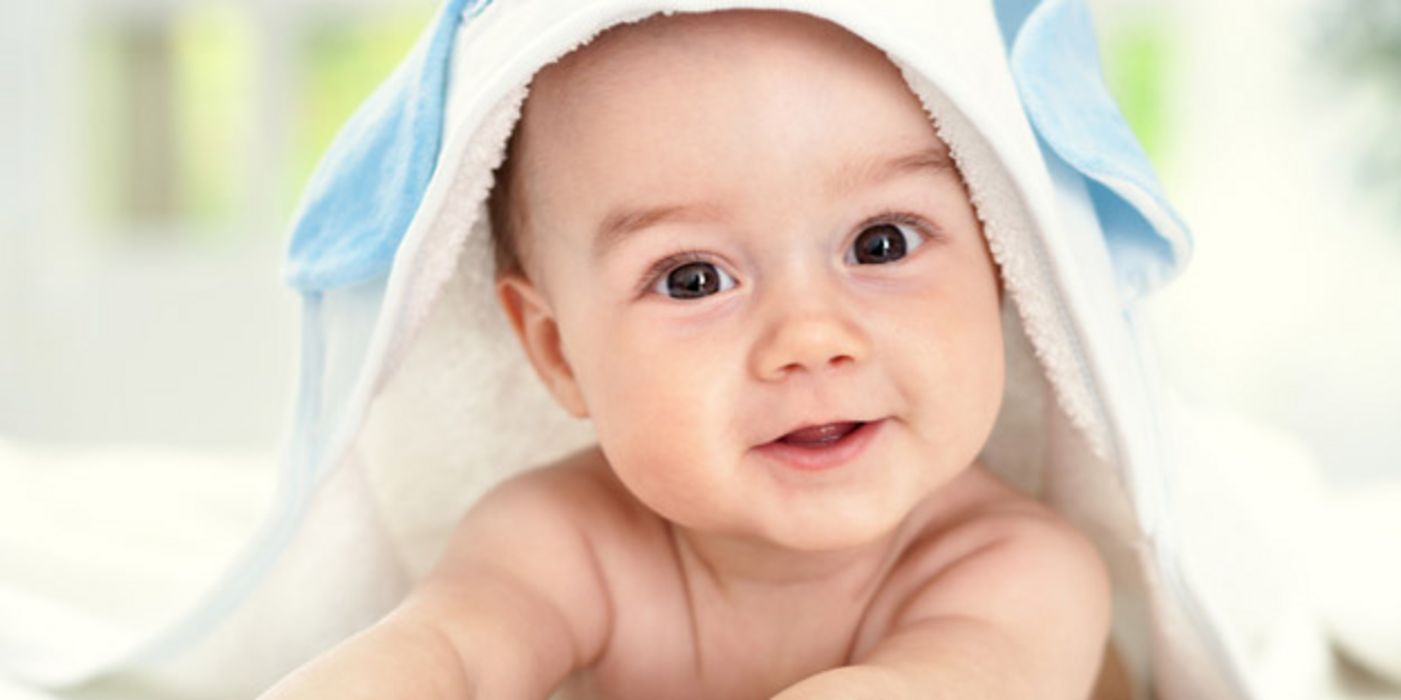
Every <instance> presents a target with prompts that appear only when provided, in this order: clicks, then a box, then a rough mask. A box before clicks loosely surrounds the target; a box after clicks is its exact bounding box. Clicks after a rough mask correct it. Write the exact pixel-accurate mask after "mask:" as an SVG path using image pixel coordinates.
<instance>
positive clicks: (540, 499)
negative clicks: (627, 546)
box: [459, 447, 657, 549]
mask: <svg viewBox="0 0 1401 700" xmlns="http://www.w3.org/2000/svg"><path fill="white" fill-rule="evenodd" d="M479 521H490V522H491V524H492V527H490V533H483V534H486V535H487V536H490V537H493V538H495V537H501V538H506V539H521V538H522V537H523V536H525V535H526V534H527V533H525V532H522V529H523V528H524V529H529V528H531V527H532V526H538V527H547V528H550V529H553V530H557V531H563V532H569V533H571V534H572V535H573V536H572V537H570V538H569V539H571V540H573V541H574V542H575V543H576V544H577V545H578V546H580V547H585V548H590V549H592V548H594V547H597V546H607V545H608V544H610V542H611V540H612V539H615V538H617V537H620V536H625V534H626V533H638V532H640V531H646V530H648V529H649V528H655V527H656V526H657V524H656V521H657V518H656V517H655V515H653V514H652V513H651V511H649V510H647V509H646V508H645V507H642V506H641V504H640V503H638V502H637V500H636V499H635V498H633V497H632V495H631V494H630V493H629V492H628V491H627V489H626V488H625V487H623V485H622V484H621V483H620V482H619V481H618V480H617V477H616V476H614V475H613V472H612V470H611V469H609V468H608V463H607V461H606V460H605V459H604V457H603V454H602V453H601V452H600V451H599V450H598V448H597V447H593V448H590V449H586V450H583V451H580V452H576V453H573V454H571V455H568V456H566V457H564V458H562V459H560V460H558V461H556V462H554V463H551V464H547V465H544V466H541V467H536V468H534V469H530V470H528V471H525V472H522V473H520V474H517V475H515V476H514V477H512V478H510V479H507V480H506V481H503V482H502V483H500V484H498V485H496V486H495V487H494V488H492V489H491V490H490V491H488V492H487V493H486V494H485V495H483V496H482V497H481V499H479V500H478V501H477V503H476V504H475V505H474V506H473V507H472V509H471V510H470V511H468V513H467V514H466V515H465V516H464V518H463V520H462V523H461V524H460V526H459V527H460V528H468V529H479V528H478V527H477V524H478V522H479ZM507 524H514V526H509V527H500V526H502V525H507Z"/></svg>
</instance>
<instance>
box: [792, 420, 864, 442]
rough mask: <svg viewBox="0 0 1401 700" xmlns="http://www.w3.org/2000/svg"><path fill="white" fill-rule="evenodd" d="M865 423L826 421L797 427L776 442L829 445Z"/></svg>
mask: <svg viewBox="0 0 1401 700" xmlns="http://www.w3.org/2000/svg"><path fill="white" fill-rule="evenodd" d="M863 425H865V423H863V422H859V421H847V422H844V423H827V424H824V425H811V426H808V427H806V428H799V429H798V430H794V431H793V432H791V433H788V434H787V435H784V436H783V437H781V438H779V439H778V440H777V442H781V443H783V444H785V445H792V446H794V447H814V448H816V447H830V446H831V445H833V444H835V443H837V442H840V441H841V440H842V439H843V438H845V437H846V436H848V435H850V434H852V433H854V432H856V431H857V430H859V429H860V428H861V426H863Z"/></svg>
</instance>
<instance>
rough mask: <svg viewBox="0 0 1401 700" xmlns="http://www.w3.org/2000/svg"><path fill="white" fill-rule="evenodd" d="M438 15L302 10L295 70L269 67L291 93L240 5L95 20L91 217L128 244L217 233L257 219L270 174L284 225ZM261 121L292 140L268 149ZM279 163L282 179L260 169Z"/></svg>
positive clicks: (89, 61)
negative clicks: (155, 236)
mask: <svg viewBox="0 0 1401 700" xmlns="http://www.w3.org/2000/svg"><path fill="white" fill-rule="evenodd" d="M431 12H432V7H431V6H428V5H426V4H425V3H421V2H412V3H405V4H402V5H394V6H390V7H389V8H388V9H384V8H373V9H369V10H362V11H356V12H330V11H324V12H321V13H320V14H315V15H310V16H308V15H307V14H305V13H292V14H291V15H290V16H291V17H292V18H293V19H294V20H295V22H294V26H293V28H292V29H291V30H290V32H289V33H290V35H291V37H292V39H291V41H292V46H291V47H290V48H291V55H292V57H293V60H292V62H291V63H292V65H289V66H274V67H271V69H272V70H277V71H283V72H285V74H286V75H285V76H283V77H284V78H285V80H286V81H287V87H288V88H289V89H288V90H287V92H286V94H282V92H281V91H280V90H279V89H268V88H269V86H268V84H267V83H266V82H264V81H266V80H267V78H268V76H266V75H261V74H260V73H259V71H266V70H269V69H270V67H269V66H266V65H261V64H260V57H259V55H258V54H257V52H258V51H259V46H260V42H262V41H264V40H265V38H264V37H261V36H259V34H258V32H259V31H261V30H262V29H266V28H264V27H259V26H258V25H257V24H256V22H255V16H254V15H253V14H252V13H251V12H250V10H249V9H248V8H247V7H246V6H243V5H241V4H238V3H233V2H192V3H188V4H185V5H183V6H180V7H175V8H172V9H171V11H170V12H169V13H168V14H167V15H164V16H159V17H155V18H152V17H149V16H140V17H137V16H127V15H124V14H121V13H118V14H114V15H97V16H94V17H92V18H91V19H90V20H89V22H88V27H87V29H86V32H85V34H84V41H85V47H84V56H83V61H82V76H83V80H84V89H83V90H82V91H81V93H82V99H83V101H84V110H85V114H87V115H89V116H88V117H87V118H86V128H85V133H84V148H83V150H82V151H81V153H82V158H83V161H82V164H81V165H82V167H81V170H82V171H83V173H84V177H85V182H84V189H85V192H84V194H83V196H82V197H80V201H79V202H78V203H77V206H78V207H79V209H80V210H81V211H82V212H83V217H84V218H85V219H86V220H88V221H89V222H91V223H93V224H95V225H96V228H97V229H98V230H101V231H104V232H113V233H116V234H118V235H123V236H130V235H133V234H135V233H146V232H164V233H167V234H177V235H178V236H180V237H184V238H189V237H196V238H210V237H219V236H222V235H226V234H228V233H231V232H240V231H242V230H243V229H244V228H245V227H246V226H247V225H248V224H249V223H250V220H249V219H248V218H247V217H246V216H245V214H247V213H248V211H249V210H250V208H251V207H254V206H256V205H257V202H256V201H255V198H256V197H258V196H259V192H256V191H253V190H255V189H256V187H255V186H254V184H253V183H255V182H256V181H257V180H258V179H259V178H263V177H268V178H272V182H273V183H275V184H274V186H275V187H276V191H275V192H274V193H273V195H274V197H275V199H276V200H277V201H276V202H274V203H273V204H274V205H275V206H276V207H277V209H278V211H277V212H274V213H273V214H274V215H275V216H277V218H280V219H285V218H286V216H287V215H288V214H290V213H291V210H292V207H293V206H294V205H295V202H296V199H297V197H298V195H299V194H300V191H301V189H302V187H303V185H304V183H305V182H306V180H307V178H308V177H309V176H310V174H311V171H312V169H313V168H314V167H315V165H316V163H317V161H318V160H319V159H320V157H321V154H322V152H323V151H325V149H326V147H327V146H328V145H329V144H330V142H331V140H332V138H333V137H334V136H335V134H336V132H337V131H338V130H339V129H340V127H341V125H342V124H344V123H345V121H346V120H347V119H348V118H349V117H350V115H351V113H352V112H353V111H354V109H355V108H356V107H357V106H358V105H359V104H360V103H361V102H362V101H363V100H364V99H365V98H366V97H367V96H369V94H370V92H371V91H372V90H373V89H374V87H375V86H376V85H377V84H378V83H379V82H380V81H382V80H383V79H384V78H385V77H386V76H387V75H388V74H389V73H390V71H391V70H392V69H393V68H394V66H395V65H397V64H398V63H399V61H400V60H402V59H403V57H404V56H405V55H406V54H407V53H408V52H409V50H410V49H411V48H412V45H413V42H414V40H415V39H416V38H417V36H418V34H419V32H420V31H421V29H422V28H423V27H424V26H426V25H427V24H428V22H429V20H430V19H431ZM279 31H288V30H285V29H284V28H279ZM268 99H275V100H276V99H285V100H286V101H285V102H284V103H277V104H267V103H266V102H265V101H266V100H268ZM260 115H261V116H260ZM268 119H271V120H280V124H277V123H274V124H269V123H268V122H267V121H266V120H268ZM259 125H263V126H268V125H271V126H273V128H277V129H279V130H280V133H281V134H284V135H285V136H286V137H287V139H288V140H287V142H285V143H268V142H260V141H259V140H258V139H261V138H265V136H266V135H265V134H262V133H259V131H258V127H259ZM269 148H272V149H276V152H273V153H271V154H270V155H269V153H268V152H267V149H269ZM284 151H286V152H284ZM255 153H262V157H261V159H260V161H259V162H254V154H255ZM269 163H272V165H273V167H275V168H278V169H279V171H278V172H274V173H254V172H252V170H253V169H254V168H256V167H267V166H268V164H269Z"/></svg>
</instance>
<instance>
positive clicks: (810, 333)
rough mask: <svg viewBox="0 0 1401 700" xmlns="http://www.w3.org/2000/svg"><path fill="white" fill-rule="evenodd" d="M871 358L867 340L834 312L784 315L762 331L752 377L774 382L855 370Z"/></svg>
mask: <svg viewBox="0 0 1401 700" xmlns="http://www.w3.org/2000/svg"><path fill="white" fill-rule="evenodd" d="M869 354H870V340H869V339H868V338H867V336H866V334H865V332H864V331H863V330H862V329H861V328H860V326H858V325H857V324H856V323H855V322H854V320H852V319H850V318H846V317H845V316H844V315H842V314H841V313H839V312H838V311H836V310H834V309H815V310H809V311H806V312H803V313H798V314H792V315H785V316H784V317H782V318H780V319H778V320H777V321H776V322H775V323H773V324H772V325H771V326H770V327H769V328H767V329H766V330H765V333H764V335H763V337H761V338H760V340H759V342H758V343H757V344H755V346H754V351H753V353H752V356H751V364H752V367H751V369H752V371H753V372H754V375H755V376H756V377H758V378H759V379H761V380H764V381H777V380H782V379H785V378H787V377H789V376H791V375H794V374H798V373H802V372H810V373H819V372H824V371H827V370H834V369H839V368H841V367H844V366H855V365H857V364H860V363H862V362H864V361H865V360H866V357H867V355H869Z"/></svg>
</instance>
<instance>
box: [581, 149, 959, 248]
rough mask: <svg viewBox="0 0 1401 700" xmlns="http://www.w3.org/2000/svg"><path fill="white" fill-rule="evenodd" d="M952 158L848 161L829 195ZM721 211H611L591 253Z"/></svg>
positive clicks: (939, 152)
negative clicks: (660, 227)
mask: <svg viewBox="0 0 1401 700" xmlns="http://www.w3.org/2000/svg"><path fill="white" fill-rule="evenodd" d="M953 170H954V163H953V159H952V158H951V157H950V156H949V151H948V149H947V148H946V147H943V146H940V147H936V148H926V149H923V150H920V151H916V152H913V153H908V154H905V155H901V156H897V157H895V158H875V159H871V160H867V161H860V162H856V163H850V164H848V165H846V166H845V167H843V168H841V169H840V170H839V171H838V172H837V173H836V175H835V176H834V177H833V178H832V181H831V182H830V183H828V187H829V188H830V190H831V192H832V194H836V193H840V192H843V191H848V190H852V189H857V188H860V187H870V186H873V185H878V184H880V183H883V182H886V181H888V180H892V179H894V178H896V177H898V176H901V175H906V174H910V173H917V172H934V173H942V172H952V171H953ZM723 214H724V210H723V209H722V208H721V207H720V206H718V205H716V204H713V203H708V202H695V203H687V204H665V205H661V206H652V207H643V208H637V209H629V208H626V207H623V208H619V209H615V210H613V212H611V213H610V214H608V215H607V216H605V217H604V218H603V221H602V223H600V224H599V226H598V234H597V235H596V236H595V237H594V246H593V248H594V255H595V257H603V256H604V255H606V254H607V253H608V252H609V251H610V250H612V249H613V248H615V247H617V246H618V245H619V244H620V243H622V241H623V240H624V239H626V238H628V237H629V236H631V235H632V234H634V233H637V232H638V231H641V230H643V229H646V228H650V227H652V226H657V225H659V224H664V223H687V222H690V223H695V222H707V221H717V220H720V219H722V218H723Z"/></svg>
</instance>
